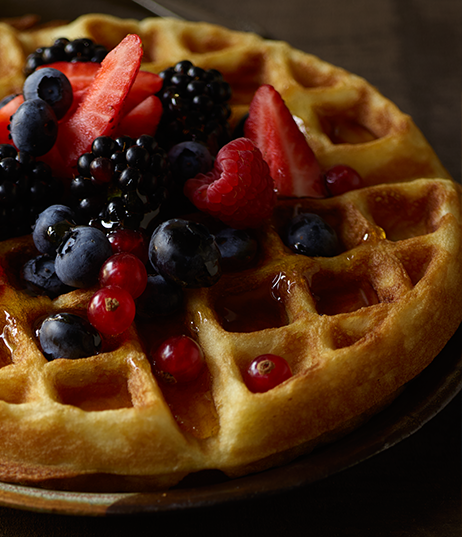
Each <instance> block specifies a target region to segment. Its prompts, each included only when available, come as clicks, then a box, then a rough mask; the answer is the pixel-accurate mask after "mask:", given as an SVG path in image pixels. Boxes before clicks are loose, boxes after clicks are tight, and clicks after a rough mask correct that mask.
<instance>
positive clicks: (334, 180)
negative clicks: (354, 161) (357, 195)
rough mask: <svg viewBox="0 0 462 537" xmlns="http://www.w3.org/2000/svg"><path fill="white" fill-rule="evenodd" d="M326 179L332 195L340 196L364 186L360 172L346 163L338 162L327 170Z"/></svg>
mask: <svg viewBox="0 0 462 537" xmlns="http://www.w3.org/2000/svg"><path fill="white" fill-rule="evenodd" d="M324 181H325V183H326V188H327V190H328V192H329V194H330V195H331V196H338V195H340V194H344V193H345V192H349V191H350V190H356V189H357V188H361V187H362V186H364V185H363V179H362V177H361V176H360V175H359V173H358V172H357V171H356V170H354V169H353V168H350V166H346V165H344V164H338V165H337V166H333V167H332V168H330V169H329V170H327V172H326V173H325V174H324Z"/></svg>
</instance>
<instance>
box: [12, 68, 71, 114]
mask: <svg viewBox="0 0 462 537" xmlns="http://www.w3.org/2000/svg"><path fill="white" fill-rule="evenodd" d="M22 91H23V95H24V100H26V101H28V100H31V99H43V100H44V101H45V102H47V103H48V104H49V105H50V106H51V108H52V109H53V112H54V113H55V114H56V117H57V118H58V119H61V118H63V117H64V116H65V114H66V112H67V111H68V110H69V108H70V107H71V105H72V101H73V99H74V96H73V93H72V86H71V83H70V82H69V79H68V78H67V76H66V75H65V74H64V73H61V71H58V70H57V69H53V68H51V67H44V68H43V69H39V70H37V71H35V72H33V73H32V74H31V75H30V76H28V77H27V78H26V81H25V82H24V86H23V88H22Z"/></svg>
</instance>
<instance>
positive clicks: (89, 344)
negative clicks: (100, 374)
mask: <svg viewBox="0 0 462 537" xmlns="http://www.w3.org/2000/svg"><path fill="white" fill-rule="evenodd" d="M37 335H38V338H39V341H40V345H41V347H42V351H43V353H44V355H45V357H46V358H47V359H48V360H56V359H57V358H68V359H71V360H75V359H77V358H87V357H88V356H94V355H95V354H98V352H99V351H100V349H101V336H100V334H99V333H98V331H97V330H95V329H94V328H93V327H92V325H91V324H90V323H89V322H88V321H87V320H86V319H83V318H82V317H79V316H78V315H75V314H73V313H66V312H61V313H56V314H54V315H50V316H49V317H47V318H46V319H45V320H44V321H43V323H42V324H41V326H40V328H39V329H38V332H37Z"/></svg>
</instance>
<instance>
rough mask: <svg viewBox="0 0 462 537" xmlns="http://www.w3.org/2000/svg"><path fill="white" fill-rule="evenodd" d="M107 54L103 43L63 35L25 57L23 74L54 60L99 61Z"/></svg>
mask: <svg viewBox="0 0 462 537" xmlns="http://www.w3.org/2000/svg"><path fill="white" fill-rule="evenodd" d="M106 54H107V49H106V47H104V46H103V45H98V44H96V43H94V42H93V41H92V40H91V39H89V38H86V37H85V38H78V39H74V40H73V41H69V39H66V38H65V37H60V38H59V39H56V41H55V42H54V43H53V45H51V46H49V47H41V48H39V49H37V50H36V51H35V52H32V54H29V56H28V57H27V59H26V65H25V68H24V74H25V75H26V76H29V75H30V74H31V73H33V72H34V71H35V69H37V68H38V67H40V66H42V65H47V64H50V63H54V62H61V61H63V62H93V63H94V62H96V63H100V62H101V61H102V60H103V59H104V57H105V56H106Z"/></svg>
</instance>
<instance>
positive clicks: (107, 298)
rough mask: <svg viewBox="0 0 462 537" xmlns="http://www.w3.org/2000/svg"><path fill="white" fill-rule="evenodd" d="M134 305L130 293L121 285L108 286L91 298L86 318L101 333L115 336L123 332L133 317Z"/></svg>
mask: <svg viewBox="0 0 462 537" xmlns="http://www.w3.org/2000/svg"><path fill="white" fill-rule="evenodd" d="M135 313H136V307H135V302H134V300H133V297H132V295H131V294H130V293H129V292H128V291H126V290H125V289H122V288H121V287H116V286H108V287H103V288H102V289H100V290H99V291H97V292H96V293H95V294H94V295H93V296H92V298H91V300H90V302H89V304H88V309H87V315H88V320H89V321H90V323H91V324H92V326H94V327H95V328H96V329H97V330H99V331H100V332H101V333H102V334H107V335H109V336H116V335H118V334H121V333H122V332H125V330H127V329H128V328H129V327H130V325H131V324H132V322H133V319H134V318H135Z"/></svg>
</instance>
